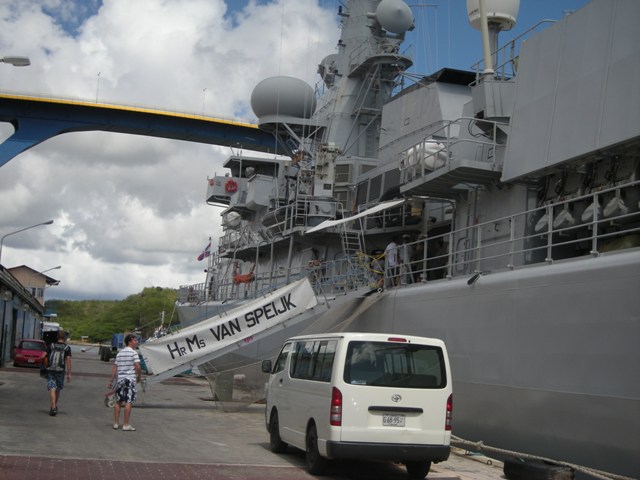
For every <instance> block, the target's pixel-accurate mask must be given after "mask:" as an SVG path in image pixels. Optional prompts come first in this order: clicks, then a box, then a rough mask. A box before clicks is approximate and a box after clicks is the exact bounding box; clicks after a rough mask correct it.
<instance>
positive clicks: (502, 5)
mask: <svg viewBox="0 0 640 480" xmlns="http://www.w3.org/2000/svg"><path fill="white" fill-rule="evenodd" d="M484 9H485V12H486V13H487V20H488V21H489V22H491V23H496V24H498V25H499V26H500V30H505V31H506V30H511V29H512V28H513V26H514V25H515V24H516V18H517V17H518V10H519V9H520V0H485V2H484ZM467 15H469V23H470V24H471V26H472V27H473V28H475V29H476V30H480V2H479V0H467Z"/></svg>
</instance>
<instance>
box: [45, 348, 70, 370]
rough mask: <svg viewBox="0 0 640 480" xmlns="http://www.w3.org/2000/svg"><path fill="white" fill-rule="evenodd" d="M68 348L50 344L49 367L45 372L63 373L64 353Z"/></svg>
mask: <svg viewBox="0 0 640 480" xmlns="http://www.w3.org/2000/svg"><path fill="white" fill-rule="evenodd" d="M67 348H68V346H67V345H65V344H64V343H52V344H51V350H50V351H49V366H48V367H47V370H49V371H52V372H64V369H65V358H66V356H65V353H66V351H67Z"/></svg>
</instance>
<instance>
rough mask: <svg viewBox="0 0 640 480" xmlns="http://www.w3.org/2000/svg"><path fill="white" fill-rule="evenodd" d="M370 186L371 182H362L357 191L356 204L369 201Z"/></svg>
mask: <svg viewBox="0 0 640 480" xmlns="http://www.w3.org/2000/svg"><path fill="white" fill-rule="evenodd" d="M368 186H369V182H367V181H365V182H360V183H359V184H358V187H357V191H356V205H362V204H363V203H367V187H368Z"/></svg>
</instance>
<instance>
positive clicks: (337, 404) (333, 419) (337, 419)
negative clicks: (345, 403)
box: [329, 387, 342, 427]
mask: <svg viewBox="0 0 640 480" xmlns="http://www.w3.org/2000/svg"><path fill="white" fill-rule="evenodd" d="M329 423H330V424H331V425H333V426H334V427H340V426H341V425H342V393H341V392H340V390H338V389H337V388H336V387H333V390H331V413H330V415H329Z"/></svg>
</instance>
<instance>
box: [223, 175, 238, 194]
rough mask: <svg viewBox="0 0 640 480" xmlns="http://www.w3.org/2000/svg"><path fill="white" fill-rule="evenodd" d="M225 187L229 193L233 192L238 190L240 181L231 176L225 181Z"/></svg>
mask: <svg viewBox="0 0 640 480" xmlns="http://www.w3.org/2000/svg"><path fill="white" fill-rule="evenodd" d="M224 189H225V190H226V191H227V192H229V193H233V192H235V191H236V190H238V182H236V181H235V180H234V179H233V178H230V179H229V180H227V181H226V182H225V184H224Z"/></svg>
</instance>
